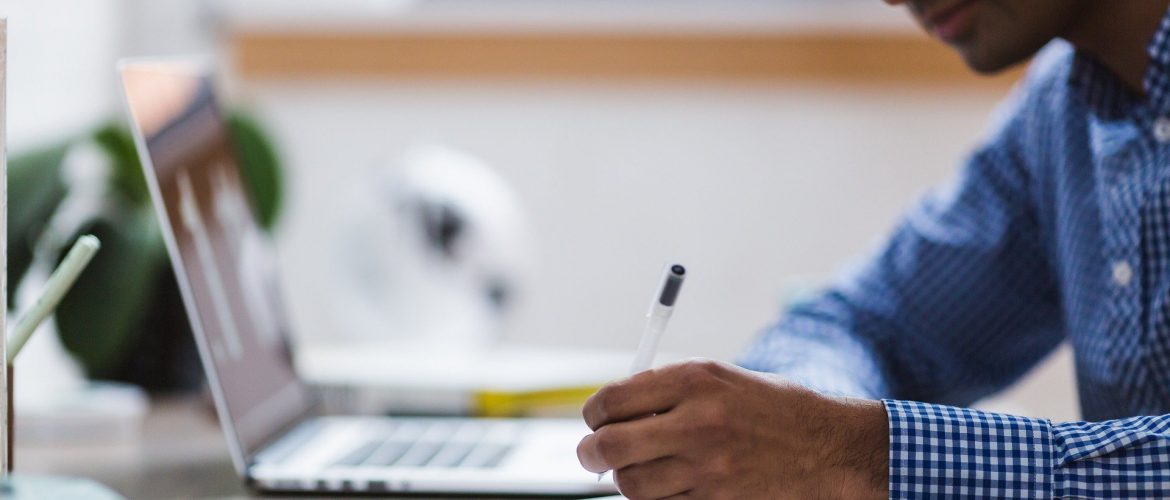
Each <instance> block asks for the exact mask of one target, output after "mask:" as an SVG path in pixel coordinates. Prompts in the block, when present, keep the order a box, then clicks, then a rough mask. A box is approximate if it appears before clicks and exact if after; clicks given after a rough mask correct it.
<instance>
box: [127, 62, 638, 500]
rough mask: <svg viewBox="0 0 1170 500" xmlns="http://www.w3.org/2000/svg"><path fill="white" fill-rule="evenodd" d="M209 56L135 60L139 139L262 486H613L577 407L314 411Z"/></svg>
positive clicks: (224, 416)
mask: <svg viewBox="0 0 1170 500" xmlns="http://www.w3.org/2000/svg"><path fill="white" fill-rule="evenodd" d="M208 67H209V66H208V65H206V64H203V63H201V62H195V61H187V60H128V61H123V62H122V63H121V64H120V66H119V70H120V73H121V77H122V85H123V89H124V91H125V96H126V103H127V107H128V110H129V115H130V123H131V128H132V129H133V133H134V140H135V142H136V143H137V146H138V153H139V156H140V158H141V159H142V165H143V169H144V170H145V173H146V178H147V183H148V184H149V187H150V192H151V196H152V197H153V199H154V206H155V207H156V209H157V212H158V216H159V222H160V224H161V227H162V229H163V235H164V237H165V239H166V244H167V250H168V251H169V252H170V257H171V262H172V264H173V266H174V271H175V274H176V275H177V277H178V281H179V287H180V289H181V291H182V295H183V302H184V304H185V305H186V309H187V315H188V316H189V317H190V321H191V329H192V330H193V331H194V332H195V338H196V340H197V343H198V345H199V353H200V356H201V357H202V360H203V366H204V369H205V371H206V372H207V380H208V384H209V386H210V389H211V392H212V394H214V396H215V406H216V409H217V410H218V413H219V420H220V423H221V425H222V427H223V430H224V434H225V435H226V437H227V442H228V447H229V448H230V450H231V455H232V461H233V463H234V465H235V467H236V470H237V471H238V472H239V474H240V475H241V477H242V478H243V479H244V480H245V482H246V483H247V484H249V485H250V486H252V487H253V488H256V489H259V490H264V491H289V492H294V491H325V492H329V493H338V492H354V493H365V494H370V493H380V492H386V493H389V492H415V493H458V494H477V495H491V494H500V495H503V494H539V495H573V496H584V495H594V494H598V495H600V494H611V493H613V492H615V488H614V486H613V483H612V482H611V481H609V480H605V481H602V482H599V481H598V479H597V476H596V475H594V474H590V473H588V472H586V471H585V470H584V469H582V468H581V467H580V465H579V464H578V463H577V459H576V446H577V442H578V441H579V440H580V438H581V437H583V436H584V435H585V434H587V433H588V429H587V428H586V427H585V425H584V423H583V422H581V421H580V420H579V419H564V420H562V419H482V418H443V417H428V418H418V417H412V418H397V417H368V416H365V417H363V416H320V415H318V412H317V405H316V404H315V402H314V401H313V398H312V397H311V394H310V393H309V392H308V391H307V390H306V388H305V386H304V385H303V384H302V383H301V382H300V381H299V380H298V379H297V376H296V373H295V372H294V371H293V367H292V359H291V356H290V351H289V346H288V339H287V331H286V321H285V316H284V315H283V314H282V313H281V310H280V301H279V296H278V295H279V294H278V293H277V287H276V286H275V279H274V273H273V272H272V266H273V258H272V255H271V252H270V251H269V246H268V240H267V239H266V237H265V235H264V234H263V233H262V232H261V230H260V229H259V227H258V226H257V225H256V223H255V222H254V219H253V216H252V210H251V207H250V205H249V203H250V202H249V199H248V197H247V196H246V194H245V191H244V187H243V186H242V184H241V175H240V172H239V170H238V166H237V163H236V158H235V156H234V152H233V150H232V147H231V143H230V142H229V141H230V138H229V137H228V136H227V134H226V130H225V125H224V121H223V117H222V116H221V114H220V110H219V109H218V108H217V104H216V93H215V89H214V85H213V81H212V77H211V72H210V71H208Z"/></svg>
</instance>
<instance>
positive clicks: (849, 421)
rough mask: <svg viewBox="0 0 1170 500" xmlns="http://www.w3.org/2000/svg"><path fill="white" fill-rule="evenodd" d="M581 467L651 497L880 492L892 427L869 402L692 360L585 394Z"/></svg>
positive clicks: (634, 495)
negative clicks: (610, 476)
mask: <svg viewBox="0 0 1170 500" xmlns="http://www.w3.org/2000/svg"><path fill="white" fill-rule="evenodd" d="M583 414H584V416H585V422H586V423H587V424H589V427H590V428H591V429H593V431H594V432H593V434H590V435H588V436H586V437H585V439H582V440H581V444H580V445H578V446H577V457H578V458H579V459H580V460H581V465H582V466H584V467H585V468H586V469H588V470H590V471H592V472H603V471H607V470H613V471H614V481H615V482H616V483H617V485H618V489H620V490H621V492H622V494H624V495H625V496H626V497H629V498H631V499H634V500H641V499H651V498H736V499H749V498H768V499H773V498H801V499H809V498H850V499H852V498H886V496H887V492H886V490H887V481H888V475H887V467H888V457H887V453H888V449H889V430H888V427H887V426H888V424H887V420H886V412H885V408H884V407H883V406H882V404H881V403H879V402H875V401H865V400H854V399H839V398H828V397H824V396H821V395H818V394H816V393H815V392H812V391H810V390H808V389H805V388H803V387H801V386H799V385H796V384H794V383H791V382H786V381H784V380H782V379H780V378H778V377H775V376H770V375H765V374H759V373H754V372H750V371H747V370H744V369H742V368H738V367H736V366H732V365H729V364H725V363H719V362H715V361H689V362H684V363H679V364H674V365H669V366H665V367H662V368H659V369H655V370H648V371H645V372H642V373H639V374H637V375H634V376H633V377H630V378H628V379H625V380H621V381H618V382H614V383H612V384H609V385H607V386H605V387H603V388H601V390H600V391H598V392H597V394H594V395H593V397H591V398H589V401H587V402H586V403H585V409H584V411H583Z"/></svg>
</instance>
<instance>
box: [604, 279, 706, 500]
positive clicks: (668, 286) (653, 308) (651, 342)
mask: <svg viewBox="0 0 1170 500" xmlns="http://www.w3.org/2000/svg"><path fill="white" fill-rule="evenodd" d="M686 275H687V269H686V268H685V267H683V266H682V265H680V264H673V265H671V266H670V267H667V268H666V271H665V272H663V273H662V283H660V284H659V285H658V288H657V289H656V290H655V291H654V299H653V300H651V301H650V310H649V311H647V312H646V328H645V329H644V330H642V340H641V341H639V342H638V352H637V353H635V354H634V362H633V363H632V364H631V365H630V375H633V374H635V373H638V372H641V371H645V370H647V369H649V368H650V365H651V364H652V363H654V354H656V353H657V352H658V341H659V340H661V339H662V333H663V332H665V331H666V324H667V323H668V322H669V321H670V315H671V314H673V313H674V303H675V302H676V301H677V300H678V292H679V291H680V290H682V284H683V278H686ZM602 477H605V473H604V472H602V473H599V474H597V481H598V482H601V478H602Z"/></svg>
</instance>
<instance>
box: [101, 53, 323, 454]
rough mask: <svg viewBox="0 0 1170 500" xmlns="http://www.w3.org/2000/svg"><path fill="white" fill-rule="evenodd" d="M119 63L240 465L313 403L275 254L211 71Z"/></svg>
mask: <svg viewBox="0 0 1170 500" xmlns="http://www.w3.org/2000/svg"><path fill="white" fill-rule="evenodd" d="M121 74H122V84H123V88H124V91H125V94H126V102H127V105H128V109H129V114H130V121H131V126H132V128H133V132H134V136H135V141H136V142H137V144H138V151H139V155H140V156H141V157H142V164H143V169H144V170H145V173H146V178H147V182H148V184H149V185H150V186H149V187H150V190H151V194H152V196H153V199H154V204H155V207H156V209H157V210H158V212H159V219H160V225H161V226H162V229H163V235H164V238H165V239H166V240H167V249H168V251H169V252H170V256H171V262H172V264H173V266H174V270H175V273H176V275H177V277H178V281H179V286H180V288H181V292H182V295H183V301H184V303H185V305H186V310H187V315H188V316H189V318H190V321H191V328H192V330H193V331H194V332H195V336H196V340H197V341H198V344H199V349H200V355H201V357H202V359H203V366H204V369H205V371H206V372H207V375H208V383H209V385H210V387H211V390H212V391H213V392H214V393H215V398H216V407H217V409H218V411H219V413H220V420H221V423H222V424H223V426H224V427H225V431H226V432H227V433H228V442H229V445H232V447H233V450H232V451H233V459H235V460H236V465H237V468H241V469H242V468H243V467H244V465H243V462H245V461H246V458H245V457H250V456H252V455H253V454H254V453H255V452H256V451H257V448H258V447H259V446H260V445H262V444H263V443H264V442H265V441H266V440H267V439H269V438H270V437H271V436H272V435H273V434H274V433H275V432H277V431H278V430H281V429H283V428H284V427H286V426H287V425H289V424H290V423H292V421H294V420H296V419H297V418H298V417H300V416H302V415H303V414H304V413H305V412H306V411H308V409H309V408H310V406H311V403H310V398H309V397H308V395H307V393H306V392H305V389H304V388H303V386H302V385H301V384H300V383H299V382H298V380H297V378H296V375H295V373H294V372H293V368H292V363H291V356H290V353H289V349H288V343H287V336H286V328H285V326H286V325H285V322H284V320H285V318H284V316H283V315H282V312H281V309H280V304H279V296H278V292H277V290H276V281H275V273H274V267H273V266H274V264H275V263H274V259H273V257H274V256H273V254H272V252H271V251H270V248H269V246H268V245H269V243H268V239H267V237H266V235H265V234H264V233H263V232H262V231H261V229H260V227H259V226H258V225H257V223H256V222H255V218H254V217H253V215H252V209H251V206H250V201H249V198H248V197H247V195H246V193H245V188H244V186H243V185H242V178H241V175H240V171H239V167H238V166H237V163H236V158H235V156H234V153H233V149H232V147H231V142H230V138H229V137H228V134H227V129H226V126H225V124H224V120H223V117H222V116H221V114H220V110H219V109H218V107H217V105H216V97H215V91H214V86H213V82H212V78H211V76H210V74H209V72H208V71H206V70H205V69H204V68H203V66H202V65H200V64H197V63H192V62H175V61H136V62H127V63H124V64H123V65H122V66H121ZM233 434H234V436H233ZM233 437H234V441H235V443H232V441H233V439H232V438H233Z"/></svg>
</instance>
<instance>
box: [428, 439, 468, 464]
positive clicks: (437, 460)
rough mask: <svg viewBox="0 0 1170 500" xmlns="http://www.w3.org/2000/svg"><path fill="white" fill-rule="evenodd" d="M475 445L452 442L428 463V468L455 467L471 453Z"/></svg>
mask: <svg viewBox="0 0 1170 500" xmlns="http://www.w3.org/2000/svg"><path fill="white" fill-rule="evenodd" d="M474 447H475V445H474V443H466V442H462V443H461V442H452V443H447V444H446V445H445V446H443V448H442V449H441V450H439V452H438V453H436V454H435V456H434V457H433V458H431V459H430V461H428V462H427V463H426V466H427V467H455V466H457V465H459V463H460V462H463V459H464V458H466V457H467V455H468V454H469V453H471V449H472V448H474Z"/></svg>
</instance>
